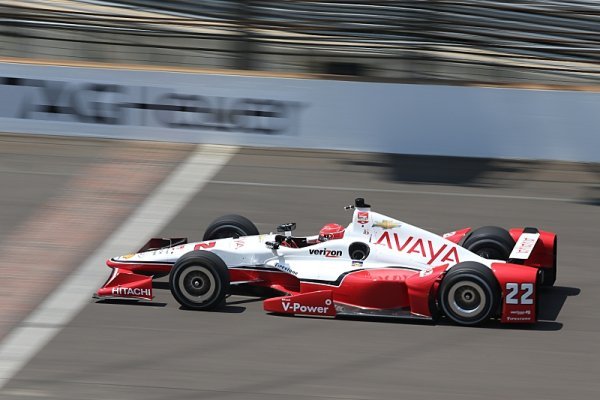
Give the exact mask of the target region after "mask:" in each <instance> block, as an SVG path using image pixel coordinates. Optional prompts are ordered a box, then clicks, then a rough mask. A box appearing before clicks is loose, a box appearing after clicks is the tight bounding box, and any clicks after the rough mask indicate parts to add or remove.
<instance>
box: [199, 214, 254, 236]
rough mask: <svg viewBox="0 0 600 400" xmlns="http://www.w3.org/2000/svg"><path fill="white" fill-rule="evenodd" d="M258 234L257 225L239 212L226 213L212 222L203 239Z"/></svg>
mask: <svg viewBox="0 0 600 400" xmlns="http://www.w3.org/2000/svg"><path fill="white" fill-rule="evenodd" d="M253 235H258V229H257V228H256V225H254V223H252V221H250V220H249V219H248V218H246V217H243V216H241V215H237V214H229V215H224V216H222V217H219V218H217V219H215V220H214V221H213V222H211V223H210V225H209V226H208V228H206V231H205V232H204V237H203V238H202V241H203V242H205V241H207V240H215V239H225V238H238V237H241V236H253Z"/></svg>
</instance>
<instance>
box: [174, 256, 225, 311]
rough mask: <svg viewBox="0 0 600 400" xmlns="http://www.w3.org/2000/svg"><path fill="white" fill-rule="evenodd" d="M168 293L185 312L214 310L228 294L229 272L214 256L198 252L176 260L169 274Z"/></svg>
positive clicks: (218, 258)
mask: <svg viewBox="0 0 600 400" xmlns="http://www.w3.org/2000/svg"><path fill="white" fill-rule="evenodd" d="M169 289H170V290H171V293H172V294H173V297H175V300H177V302H179V304H181V305H182V306H183V307H184V308H189V309H192V310H202V311H207V310H213V309H215V308H216V307H218V306H220V305H221V304H222V303H223V301H224V300H225V296H226V295H227V293H228V292H229V271H228V269H227V265H225V262H223V260H222V259H221V258H220V257H219V256H217V255H216V254H214V253H211V252H208V251H204V250H197V251H190V252H189V253H186V254H184V255H183V256H181V258H179V260H177V262H176V263H175V265H174V266H173V269H172V270H171V273H170V274H169Z"/></svg>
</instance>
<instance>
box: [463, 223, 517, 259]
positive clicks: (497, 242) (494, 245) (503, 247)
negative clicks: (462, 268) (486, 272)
mask: <svg viewBox="0 0 600 400" xmlns="http://www.w3.org/2000/svg"><path fill="white" fill-rule="evenodd" d="M515 244H516V243H515V240H514V239H513V238H512V236H510V233H508V231H507V230H506V229H504V228H500V227H498V226H484V227H481V228H477V229H475V230H474V231H473V232H471V234H469V236H467V238H466V239H465V241H464V242H463V245H462V246H463V247H464V248H466V249H467V250H469V251H471V252H473V253H475V254H477V255H478V256H480V257H483V258H487V259H491V260H502V261H507V260H508V256H509V255H510V253H511V252H512V250H513V248H514V247H515Z"/></svg>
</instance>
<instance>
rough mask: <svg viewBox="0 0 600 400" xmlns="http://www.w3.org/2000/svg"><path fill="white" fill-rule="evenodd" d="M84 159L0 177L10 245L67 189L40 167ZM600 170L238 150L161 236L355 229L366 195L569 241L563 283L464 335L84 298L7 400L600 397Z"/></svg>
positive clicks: (166, 295) (428, 225) (436, 219)
mask: <svg viewBox="0 0 600 400" xmlns="http://www.w3.org/2000/svg"><path fill="white" fill-rule="evenodd" d="M21 140H23V141H25V142H28V141H30V142H31V145H32V146H33V145H35V144H36V140H37V141H39V139H36V138H22V139H21ZM44 140H45V141H46V142H52V139H44ZM98 143H100V144H99V145H101V146H106V147H107V148H108V149H110V148H111V146H112V147H114V148H115V149H116V148H119V147H122V144H121V143H120V142H110V141H106V142H98ZM73 151H74V150H73V148H72V147H68V146H62V147H61V146H57V147H56V148H55V156H56V157H40V156H39V155H35V154H32V155H30V156H29V158H28V157H25V159H24V163H23V165H21V166H19V165H16V164H15V167H14V168H16V169H14V168H13V169H6V168H5V169H4V170H3V171H0V172H2V174H0V183H1V184H2V185H3V190H2V202H3V205H9V206H7V207H2V209H0V221H2V223H3V224H5V225H3V228H2V230H0V241H5V240H7V238H8V237H10V229H9V228H7V225H6V224H10V225H9V226H14V225H15V224H18V223H19V221H20V220H23V219H25V218H27V216H28V215H30V214H31V213H32V212H34V210H35V209H36V207H37V206H39V201H37V200H36V199H44V198H50V197H52V196H54V195H56V192H57V191H59V188H60V185H61V184H62V182H63V177H61V174H56V175H49V176H50V177H49V178H44V177H43V176H41V175H40V171H46V172H48V171H52V167H53V166H55V167H56V166H57V165H61V163H64V160H71V161H72V162H73V163H74V165H71V166H70V167H69V168H71V167H73V168H76V167H77V163H80V164H85V163H87V162H89V160H87V159H85V157H84V158H82V159H81V160H79V161H77V160H76V159H75V158H73ZM61 152H62V154H61ZM26 166H28V167H26ZM21 168H31V170H32V171H38V172H37V173H34V172H32V173H22V172H23V171H22V170H21ZM65 168H67V167H65ZM67 170H68V168H67ZM67 172H68V171H67ZM599 177H600V174H599V171H598V166H597V165H575V164H566V163H528V162H519V161H493V160H460V159H445V158H430V157H400V156H387V155H378V154H356V153H331V152H303V151H290V150H260V149H240V150H239V151H238V153H237V154H236V155H235V156H234V157H233V158H232V159H231V160H230V162H229V163H228V164H227V165H225V166H224V167H223V169H222V170H221V171H220V172H219V173H218V174H217V175H216V176H215V177H214V178H213V179H212V180H211V182H209V183H208V184H207V185H206V186H205V187H204V188H203V189H202V190H201V191H199V192H198V193H196V194H195V195H194V197H193V198H192V200H191V201H190V202H189V203H188V204H187V205H186V206H185V207H184V208H183V209H182V210H181V212H179V214H178V215H177V216H176V217H174V218H173V219H172V220H170V221H169V223H168V224H167V226H166V227H165V228H164V229H163V231H162V232H161V233H162V236H188V237H189V238H190V239H191V240H195V239H196V240H199V239H200V238H201V236H202V233H203V229H204V227H205V226H206V225H207V224H208V223H209V222H210V221H211V220H212V219H214V218H215V217H217V216H219V215H222V214H225V213H231V212H236V213H240V214H244V215H245V216H247V217H248V218H250V219H251V220H253V221H255V223H256V224H257V226H258V228H259V230H261V231H271V230H273V229H274V227H275V226H276V225H277V224H279V223H283V222H290V221H295V222H297V223H298V230H297V233H298V234H312V233H314V232H316V231H318V229H319V228H320V227H321V226H322V225H323V224H324V223H325V222H330V221H331V222H340V223H344V224H345V223H347V221H348V220H349V218H350V215H349V214H348V213H347V212H345V211H343V210H342V206H343V205H346V204H349V203H351V202H352V200H353V199H354V198H355V197H357V196H363V197H365V198H366V199H367V201H368V202H369V203H371V204H372V205H373V208H374V210H377V211H379V212H381V213H384V214H389V215H392V216H395V217H397V218H398V219H401V220H405V221H407V222H411V223H414V224H416V225H419V226H422V227H424V228H425V229H429V230H432V231H435V232H440V233H443V232H447V231H452V230H454V229H457V228H461V227H465V226H473V227H476V226H482V225H487V224H495V225H502V226H505V227H510V226H523V225H527V226H539V227H541V228H544V229H547V230H553V231H556V232H558V233H559V273H558V279H557V283H556V287H555V288H552V289H548V290H544V291H543V293H542V303H543V304H542V305H541V307H542V311H541V316H542V319H543V321H541V322H540V323H538V324H537V325H535V326H527V327H522V326H501V325H499V324H497V323H494V322H492V323H489V324H487V325H486V326H484V327H481V328H463V327H457V326H453V325H451V324H447V323H444V322H442V323H440V324H438V325H432V324H429V323H422V322H419V323H406V322H389V321H380V320H374V321H362V320H331V319H320V318H306V317H295V318H294V317H280V316H273V315H268V314H266V313H264V311H263V310H262V303H261V301H260V299H259V298H256V297H251V296H241V295H234V296H231V297H230V298H229V299H228V303H227V306H226V307H225V308H224V309H222V310H220V311H216V312H193V311H185V310H181V309H180V308H179V305H178V304H177V303H176V302H175V301H174V299H173V298H172V297H171V295H170V292H169V291H168V289H167V286H166V283H165V282H164V280H161V281H159V282H157V283H156V285H155V294H156V296H157V297H156V299H155V301H154V302H152V303H149V304H148V303H131V302H112V303H111V302H96V301H93V300H92V299H90V301H89V304H87V305H86V307H85V308H84V309H83V311H82V312H80V313H79V314H78V315H77V316H76V318H75V319H73V320H72V321H71V322H70V323H69V324H68V325H67V326H64V327H63V329H62V330H61V331H60V333H59V334H58V335H57V336H56V337H55V338H54V339H53V340H52V341H51V342H50V343H49V344H48V345H47V346H46V347H44V348H43V349H42V351H40V352H39V353H38V354H37V355H36V357H35V358H34V359H33V360H32V361H31V362H29V363H28V364H27V365H26V366H25V368H24V369H23V370H22V371H21V372H19V373H18V374H17V375H16V376H15V377H14V378H13V379H12V380H11V381H10V382H9V383H8V384H7V385H6V386H5V387H4V388H3V389H2V390H0V398H2V399H111V400H115V399H124V400H125V399H144V400H149V399H182V400H183V399H245V400H252V399H278V400H279V399H294V400H295V399H298V400H300V399H302V400H305V399H399V398H403V399H436V398H444V399H479V398H482V397H484V396H485V397H486V398H488V399H506V398H527V399H596V398H598V397H599V395H600V383H599V380H598V377H599V376H600V341H599V340H598V338H599V337H600V336H599V334H600V312H599V311H598V306H599V305H600V290H598V286H599V285H600V266H599V265H598V262H597V256H596V253H597V249H598V243H599V240H600V235H599V233H600V212H599V211H600V209H599V208H598V207H599V205H600V201H599V199H600V196H598V184H599V182H600V178H599ZM48 179H49V180H50V182H48ZM52 180H54V181H52ZM81 245H82V247H84V248H86V249H87V248H89V246H93V245H94V244H93V243H81ZM132 250H135V249H132ZM89 251H91V250H89ZM110 256H113V254H107V255H106V257H107V258H108V257H110ZM98 268H106V267H104V266H103V265H98ZM108 272H109V270H108V268H106V273H107V275H108ZM90 294H91V293H90Z"/></svg>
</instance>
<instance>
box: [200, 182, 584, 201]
mask: <svg viewBox="0 0 600 400" xmlns="http://www.w3.org/2000/svg"><path fill="white" fill-rule="evenodd" d="M210 183H215V184H218V185H234V186H258V187H273V188H285V189H316V190H340V191H346V192H366V193H398V194H416V195H421V194H423V195H429V196H452V197H480V198H488V199H489V198H492V199H512V200H536V201H555V202H561V203H566V202H574V201H577V200H576V199H569V198H567V197H537V196H516V195H503V194H485V193H458V192H435V191H423V190H403V189H376V188H372V189H369V188H360V189H357V188H355V187H343V186H318V185H290V184H285V183H262V182H236V181H210Z"/></svg>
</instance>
